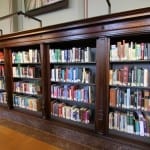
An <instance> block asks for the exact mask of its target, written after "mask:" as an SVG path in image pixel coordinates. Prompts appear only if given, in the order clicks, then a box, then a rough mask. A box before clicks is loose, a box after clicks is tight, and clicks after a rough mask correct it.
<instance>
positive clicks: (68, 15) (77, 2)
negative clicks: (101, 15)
mask: <svg viewBox="0 0 150 150" xmlns="http://www.w3.org/2000/svg"><path fill="white" fill-rule="evenodd" d="M83 5H84V1H83V0H69V6H68V8H66V9H61V10H58V11H54V12H51V13H48V14H44V15H40V16H36V17H37V18H39V19H40V20H42V24H43V26H48V25H54V24H58V23H63V22H69V21H73V20H78V19H82V18H83V16H84V10H83V8H84V7H83ZM22 9H23V10H24V6H23V1H22ZM22 22H23V24H22V29H23V30H25V29H31V28H37V27H39V23H38V22H36V21H33V20H31V19H29V18H23V20H22Z"/></svg>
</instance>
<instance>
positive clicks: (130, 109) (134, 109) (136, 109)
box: [110, 106, 150, 114]
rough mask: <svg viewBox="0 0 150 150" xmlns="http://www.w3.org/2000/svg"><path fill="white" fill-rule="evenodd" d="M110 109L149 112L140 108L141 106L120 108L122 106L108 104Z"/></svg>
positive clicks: (149, 112)
mask: <svg viewBox="0 0 150 150" xmlns="http://www.w3.org/2000/svg"><path fill="white" fill-rule="evenodd" d="M110 110H112V111H115V110H118V111H121V112H127V111H131V112H135V111H141V112H143V113H148V114H150V111H145V110H144V109H142V108H122V107H111V106H110Z"/></svg>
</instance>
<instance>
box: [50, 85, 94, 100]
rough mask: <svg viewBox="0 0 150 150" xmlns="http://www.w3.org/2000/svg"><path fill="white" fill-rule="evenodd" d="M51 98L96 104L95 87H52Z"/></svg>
mask: <svg viewBox="0 0 150 150" xmlns="http://www.w3.org/2000/svg"><path fill="white" fill-rule="evenodd" d="M51 97H52V98H58V99H64V100H71V101H78V102H84V103H93V102H94V97H95V95H94V87H92V86H83V87H80V86H78V85H70V84H69V85H57V84H52V85H51Z"/></svg>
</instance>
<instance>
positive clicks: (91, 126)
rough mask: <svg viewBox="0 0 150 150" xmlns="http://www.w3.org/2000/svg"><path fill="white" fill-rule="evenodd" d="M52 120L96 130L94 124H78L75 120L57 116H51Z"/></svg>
mask: <svg viewBox="0 0 150 150" xmlns="http://www.w3.org/2000/svg"><path fill="white" fill-rule="evenodd" d="M51 119H52V120H57V121H61V122H63V123H67V124H72V125H75V126H79V127H83V128H87V129H91V130H94V123H93V124H92V123H89V124H85V123H82V122H77V121H73V120H69V119H65V118H61V117H57V116H54V115H51Z"/></svg>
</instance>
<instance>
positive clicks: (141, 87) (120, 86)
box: [110, 85, 150, 90]
mask: <svg viewBox="0 0 150 150" xmlns="http://www.w3.org/2000/svg"><path fill="white" fill-rule="evenodd" d="M111 87H112V88H131V89H145V90H146V89H147V90H150V87H144V86H125V85H110V88H111Z"/></svg>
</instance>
